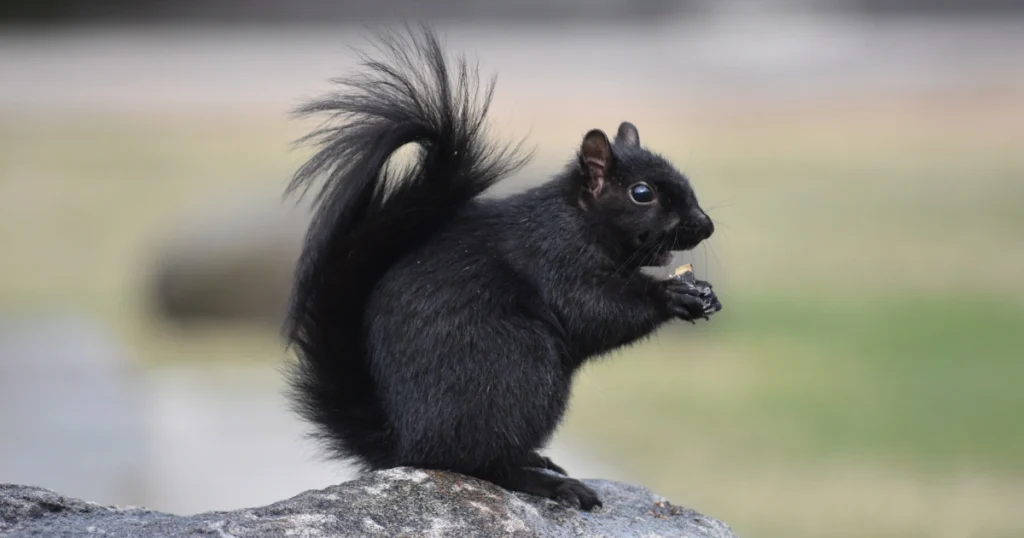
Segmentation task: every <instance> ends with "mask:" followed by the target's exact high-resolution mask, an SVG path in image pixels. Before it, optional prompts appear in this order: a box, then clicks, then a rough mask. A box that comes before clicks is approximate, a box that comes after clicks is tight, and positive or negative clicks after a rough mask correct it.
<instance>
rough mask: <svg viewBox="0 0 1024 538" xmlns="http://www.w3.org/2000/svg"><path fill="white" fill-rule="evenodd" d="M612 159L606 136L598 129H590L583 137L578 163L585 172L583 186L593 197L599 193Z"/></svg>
mask: <svg viewBox="0 0 1024 538" xmlns="http://www.w3.org/2000/svg"><path fill="white" fill-rule="evenodd" d="M611 159H612V148H611V144H610V143H609V142H608V137H607V136H606V135H605V134H604V132H603V131H601V130H600V129H591V130H590V132H588V133H587V134H586V136H584V137H583V145H582V146H581V147H580V160H581V161H582V162H581V163H580V164H582V165H583V168H584V170H585V171H586V172H587V183H586V185H584V188H585V189H587V190H588V191H590V192H591V193H592V194H593V195H594V196H595V197H596V196H597V195H598V194H600V193H601V189H602V188H603V187H604V182H605V180H606V177H607V174H608V165H609V164H610V163H611Z"/></svg>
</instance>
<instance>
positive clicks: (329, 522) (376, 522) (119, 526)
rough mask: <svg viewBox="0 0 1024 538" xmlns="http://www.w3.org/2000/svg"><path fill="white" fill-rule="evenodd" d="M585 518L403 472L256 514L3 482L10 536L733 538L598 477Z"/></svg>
mask: <svg viewBox="0 0 1024 538" xmlns="http://www.w3.org/2000/svg"><path fill="white" fill-rule="evenodd" d="M587 483H588V484H589V485H590V486H591V487H593V488H594V489H595V490H597V492H598V493H599V494H600V495H601V497H602V499H603V500H604V507H603V508H601V509H598V510H596V511H594V512H590V513H583V512H580V511H578V510H574V509H570V508H568V507H564V506H562V505H559V504H557V503H555V502H552V501H548V500H544V499H539V498H536V497H530V496H527V495H521V494H510V493H507V492H505V491H504V490H502V489H500V488H498V487H496V486H494V485H491V484H489V483H486V482H482V481H479V480H475V479H471V478H466V477H463V476H460V475H453V474H448V473H440V472H434V471H421V470H416V469H408V468H400V469H391V470H388V471H380V472H376V473H370V474H367V475H364V476H362V477H360V478H358V479H356V480H353V481H351V482H346V483H344V484H340V485H337V486H331V487H328V488H326V489H323V490H313V491H307V492H304V493H301V494H299V495H296V496H295V497H292V498H290V499H287V500H283V501H280V502H277V503H274V504H271V505H268V506H263V507H259V508H247V509H242V510H236V511H231V512H207V513H203V514H197V515H194V516H177V515H172V514H167V513H162V512H155V511H152V510H147V509H143V508H134V507H124V508H117V507H107V506H101V505H98V504H93V503H88V502H85V501H81V500H78V499H73V498H69V497H65V496H62V495H59V494H57V493H54V492H52V491H49V490H45V489H41V488H35V487H28V486H18V485H0V534H2V535H4V536H12V537H21V536H69V537H71V536H90V535H104V536H204V537H205V536H214V537H238V538H241V537H246V536H260V537H263V536H337V537H349V536H352V537H355V536H359V537H363V536H424V537H432V536H438V537H440V536H445V537H449V536H450V537H473V536H488V537H492V536H511V537H534V536H536V537H557V536H566V537H568V536H574V537H598V536H601V537H609V538H611V537H625V536H644V537H669V536H672V537H687V538H698V537H699V538H728V537H734V536H735V535H734V534H733V532H732V530H731V529H730V528H729V526H728V525H726V524H725V523H722V522H721V521H718V520H715V519H712V518H709V517H707V516H704V515H702V514H699V513H697V512H694V511H693V510H690V509H687V508H683V507H680V506H675V505H673V504H671V503H669V502H668V501H667V500H665V499H664V498H662V497H659V496H657V495H655V494H653V493H651V492H650V491H648V490H647V489H644V488H642V487H639V486H633V485H628V484H623V483H619V482H609V481H604V480H592V481H587Z"/></svg>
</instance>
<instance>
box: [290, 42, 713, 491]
mask: <svg viewBox="0 0 1024 538" xmlns="http://www.w3.org/2000/svg"><path fill="white" fill-rule="evenodd" d="M377 37H378V40H377V41H378V43H377V45H378V46H377V47H376V50H377V51H378V52H379V53H380V54H381V56H380V57H372V56H366V55H364V56H362V59H363V61H362V63H361V64H360V65H361V66H362V67H363V68H364V71H362V72H359V73H357V74H354V75H352V76H351V77H350V78H347V79H344V80H336V81H335V83H336V84H338V85H339V88H338V89H337V90H336V91H333V92H331V93H329V94H327V95H325V96H322V97H320V98H316V99H314V100H311V101H307V102H305V103H304V104H303V105H301V106H299V107H298V108H297V109H296V110H295V114H296V116H297V117H306V116H311V115H323V116H325V117H326V119H325V120H324V123H322V124H320V126H319V127H318V128H316V129H314V130H313V131H311V132H309V133H308V134H306V135H305V136H303V137H302V138H300V139H299V141H298V143H300V144H302V143H307V144H312V145H314V146H315V147H316V148H317V149H316V150H315V152H314V153H313V154H312V156H311V157H310V158H309V160H308V161H306V162H304V163H303V164H302V165H301V166H300V167H298V169H297V170H296V172H295V173H294V175H293V176H292V178H291V180H290V182H289V183H288V186H287V188H286V190H285V192H286V195H292V194H296V193H298V194H297V195H298V196H300V197H301V196H305V195H306V194H307V191H308V190H309V189H311V188H313V187H314V186H315V185H317V184H320V186H319V188H318V189H316V192H315V196H314V204H313V208H314V209H313V215H312V219H311V221H310V225H309V228H308V230H307V233H306V237H305V239H304V243H303V246H302V252H301V254H300V256H299V261H298V265H297V267H296V270H295V279H294V283H293V288H292V291H291V304H290V306H289V311H288V313H287V317H286V321H285V325H284V336H285V339H286V340H287V344H288V347H289V348H294V349H295V355H296V359H297V360H296V361H294V362H293V363H292V367H291V368H290V369H289V370H288V372H287V376H288V381H289V385H288V386H289V396H290V399H291V401H292V404H293V408H294V410H295V412H297V413H298V414H299V415H300V416H301V417H302V418H304V419H305V420H307V421H309V422H310V423H312V424H313V426H314V431H313V433H312V434H311V435H312V436H313V437H315V438H317V439H318V440H320V441H322V442H323V444H324V445H325V447H326V448H327V450H328V452H329V454H330V455H331V456H333V457H337V458H339V459H343V460H355V462H356V463H357V464H359V466H360V467H361V469H362V470H364V471H366V470H378V469H387V468H394V467H399V466H409V467H414V468H420V469H434V470H445V471H451V472H455V473H459V474H462V475H465V476H472V477H477V478H480V479H483V480H485V481H489V482H491V483H494V484H496V485H498V486H500V487H502V488H504V489H505V490H507V491H515V492H523V493H527V494H532V495H537V496H541V497H545V498H549V499H553V500H555V501H559V502H562V503H565V504H567V505H569V506H572V507H575V508H577V509H582V510H587V511H589V510H591V509H593V508H595V507H599V506H601V505H602V503H601V500H600V499H599V497H598V495H597V494H596V493H595V492H594V491H593V490H592V489H591V488H589V487H587V486H586V485H585V484H584V483H583V482H581V481H579V480H576V479H573V478H570V477H568V474H567V472H566V471H565V469H563V468H562V467H561V466H559V465H557V464H556V463H554V462H552V461H551V460H550V459H549V458H547V457H545V456H543V455H541V453H540V450H541V449H542V448H543V447H544V446H546V444H547V443H548V441H549V439H550V437H551V436H552V434H553V433H554V431H555V430H556V428H557V427H558V425H559V423H560V422H561V420H562V418H563V415H564V413H565V411H566V405H567V402H568V400H569V397H570V390H571V385H572V382H573V377H574V375H575V373H576V372H577V371H578V370H579V368H580V366H581V365H583V364H584V363H586V362H587V361H589V360H591V359H594V358H596V357H598V356H601V355H604V354H606V353H608V352H610V351H612V350H615V349H618V348H621V347H623V346H627V345H629V344H632V343H634V342H637V341H639V340H641V339H644V338H645V337H647V336H649V335H651V334H652V333H653V332H654V331H655V330H656V329H658V328H659V327H660V326H662V325H663V324H665V323H666V322H669V321H671V320H673V319H682V320H687V321H691V322H694V321H695V320H698V319H705V320H706V319H709V316H711V315H712V314H714V313H716V312H718V311H719V310H721V308H722V305H721V303H720V302H719V300H718V298H717V296H716V295H715V293H714V291H713V290H712V287H711V285H710V284H708V283H707V282H704V281H699V280H697V281H694V280H692V279H689V280H687V279H678V278H676V279H672V278H670V279H658V278H655V277H653V276H650V275H647V274H645V273H643V272H641V268H643V267H656V266H666V265H667V264H668V263H669V262H670V260H671V257H672V252H673V251H685V250H690V249H692V248H694V247H695V246H697V245H698V244H700V243H701V242H702V241H704V240H706V239H708V238H709V237H711V235H712V233H713V232H714V224H713V223H712V221H711V219H710V218H709V217H708V215H707V214H706V213H705V212H704V211H703V210H702V209H701V207H700V205H699V204H698V201H697V198H696V196H695V194H694V191H693V189H692V188H691V185H690V182H689V180H688V179H687V177H686V176H684V175H683V174H682V173H681V172H680V171H679V170H677V169H676V167H674V166H673V165H672V164H671V163H670V162H669V161H668V160H666V159H665V158H663V157H661V156H659V155H658V154H656V153H653V152H651V151H649V150H647V149H645V148H644V147H643V146H641V144H640V137H639V133H638V131H637V128H636V127H635V126H634V125H633V124H631V123H629V122H623V123H622V124H621V125H620V126H619V127H618V130H617V132H616V135H615V137H614V140H609V138H608V136H607V135H606V134H605V133H604V132H603V131H601V130H600V129H592V130H590V131H588V132H586V133H585V135H584V136H583V139H582V143H581V144H580V146H579V150H578V151H577V152H576V154H575V155H574V156H573V157H572V159H571V160H570V161H569V162H568V164H567V165H566V166H565V168H564V170H563V171H561V172H560V173H558V174H557V175H554V176H552V177H551V178H550V179H549V180H548V181H547V182H545V183H543V184H539V185H537V186H534V187H532V188H528V189H525V190H524V191H522V192H517V193H513V194H510V195H507V196H505V197H488V196H485V191H487V190H488V189H489V188H490V187H492V186H493V185H495V184H496V183H497V182H498V181H500V180H502V179H504V178H505V177H507V176H509V175H510V174H512V173H513V172H515V171H516V170H518V169H520V168H521V167H522V166H523V165H524V164H525V163H526V162H528V161H529V159H530V155H529V153H527V152H524V151H522V149H521V148H522V142H520V143H519V144H518V145H512V144H499V143H495V142H493V141H489V140H488V139H487V138H486V133H485V131H486V125H485V119H486V115H487V110H488V107H489V105H490V102H491V97H492V95H493V92H494V87H495V79H494V78H491V79H490V80H489V83H488V84H487V85H486V86H485V87H484V89H483V91H481V84H480V81H479V77H478V74H477V71H476V70H475V69H470V67H469V65H468V64H467V61H466V59H465V57H464V56H461V55H460V56H458V57H457V58H456V59H455V60H454V61H453V60H452V58H450V57H449V55H448V54H447V53H446V52H445V51H444V49H443V47H442V45H441V42H440V40H439V38H438V36H437V35H436V33H435V32H434V30H433V29H431V28H430V27H428V26H426V25H422V26H420V27H419V28H418V31H416V30H415V29H410V31H409V32H406V33H382V34H378V35H377ZM408 145H412V147H415V148H416V149H417V150H418V156H417V157H416V159H415V162H414V163H413V164H412V165H410V166H405V167H404V168H403V167H399V166H397V165H396V164H394V163H393V162H392V161H393V159H392V158H393V155H394V154H395V153H396V152H397V151H398V150H399V149H401V148H403V147H406V146H408ZM321 180H322V182H321Z"/></svg>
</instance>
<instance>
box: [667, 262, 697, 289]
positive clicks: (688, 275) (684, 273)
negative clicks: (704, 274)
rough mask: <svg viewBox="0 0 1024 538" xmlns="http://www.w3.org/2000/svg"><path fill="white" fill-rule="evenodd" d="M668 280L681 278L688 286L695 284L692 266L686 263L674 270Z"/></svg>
mask: <svg viewBox="0 0 1024 538" xmlns="http://www.w3.org/2000/svg"><path fill="white" fill-rule="evenodd" d="M669 278H681V279H683V280H684V281H686V282H689V283H690V284H693V283H695V282H696V277H694V275H693V265H691V264H688V263H687V264H683V265H680V266H679V267H678V268H676V270H675V271H673V272H672V276H671V277H669Z"/></svg>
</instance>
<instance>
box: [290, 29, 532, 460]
mask: <svg viewBox="0 0 1024 538" xmlns="http://www.w3.org/2000/svg"><path fill="white" fill-rule="evenodd" d="M378 38H379V39H378V41H377V46H376V47H375V48H376V52H377V53H380V56H379V57H378V58H373V57H370V56H365V55H364V56H363V57H362V60H363V61H362V63H361V66H362V68H363V69H364V70H363V71H362V72H359V73H356V74H355V75H353V76H351V77H350V78H348V79H346V80H336V81H334V82H336V83H337V84H339V86H340V88H339V89H338V90H337V91H336V92H334V93H332V94H329V95H327V96H325V97H323V98H321V99H319V100H316V101H313V102H310V103H308V104H306V105H305V106H303V107H301V108H300V109H299V110H298V114H299V115H300V116H309V115H320V114H323V115H326V121H325V123H324V124H322V126H321V127H320V128H318V129H317V130H315V131H313V132H312V133H310V134H309V135H307V136H305V137H303V138H302V139H301V142H311V143H313V144H314V145H315V146H317V148H318V149H317V151H316V152H315V153H314V155H313V156H312V157H311V158H310V159H309V160H308V161H307V162H306V163H305V164H304V165H303V166H302V167H301V168H300V169H299V170H298V171H297V172H296V174H295V176H294V178H293V179H292V181H291V184H290V185H289V187H288V193H289V194H290V193H293V192H296V191H301V193H303V194H304V193H305V192H306V191H308V190H309V189H310V188H311V187H312V186H313V185H314V184H316V183H317V182H318V180H321V179H322V185H321V187H320V188H319V191H318V192H317V194H316V197H315V199H314V200H315V206H314V208H315V213H314V215H313V219H312V222H311V224H310V227H309V230H308V232H307V236H306V240H305V245H304V248H303V252H302V255H301V258H300V260H299V265H298V268H297V270H296V275H295V283H294V288H293V291H292V303H291V307H290V311H289V313H288V317H287V321H286V324H285V334H286V337H287V339H288V342H289V344H290V345H291V346H293V347H294V348H295V350H296V354H297V358H298V361H297V362H296V364H295V366H294V368H293V369H292V370H291V372H290V374H291V375H290V382H291V389H292V391H291V397H292V400H293V402H294V406H295V409H296V411H297V412H298V413H299V414H300V415H301V416H302V417H304V418H305V419H307V420H309V421H310V422H312V423H313V424H314V426H315V428H316V429H315V436H316V437H318V438H320V439H321V440H323V441H324V442H325V445H326V447H327V448H328V449H329V450H330V451H331V453H332V454H333V455H334V456H337V457H341V458H349V457H355V458H358V459H359V460H360V461H361V463H363V464H364V466H366V467H369V468H381V467H388V466H390V465H392V463H391V459H392V454H391V448H390V447H391V446H392V445H393V443H392V440H391V437H390V433H389V425H388V420H387V418H386V417H385V415H384V413H383V411H382V409H381V407H380V404H379V400H378V397H377V394H376V390H375V386H374V385H375V384H374V382H373V379H372V378H371V374H370V369H369V367H368V364H367V355H366V349H365V336H364V322H363V316H364V308H365V306H366V302H367V298H368V293H369V292H370V290H371V289H372V288H373V287H374V284H375V283H376V282H377V280H378V279H379V278H380V277H381V276H382V275H383V274H384V272H385V271H386V270H387V269H388V268H389V267H390V266H391V265H392V264H393V263H394V262H395V261H396V260H397V258H398V257H400V256H401V255H402V254H404V253H406V252H408V251H409V250H410V249H412V248H414V247H415V246H416V245H418V244H420V243H421V242H423V241H424V240H426V239H427V238H429V237H430V236H431V235H433V234H435V233H436V231H437V230H438V228H439V227H440V226H443V225H444V224H445V223H446V222H447V221H449V220H450V219H451V218H452V217H453V216H454V215H455V213H456V211H457V210H458V209H459V208H460V207H461V206H463V205H464V204H465V203H466V202H467V201H469V200H471V199H473V198H474V197H476V196H478V195H480V194H481V193H482V192H483V191H485V190H486V189H487V188H489V187H490V186H491V185H493V184H494V183H495V182H497V181H498V180H499V179H501V178H502V177H504V176H505V175H507V174H509V173H511V172H512V171H514V170H515V169H517V168H519V167H520V166H522V165H523V164H524V163H525V162H526V160H527V157H525V156H520V154H519V151H518V150H519V147H518V146H516V147H496V146H491V145H488V144H487V142H486V140H485V132H484V131H485V129H484V119H485V116H486V113H487V108H488V106H489V104H490V100H491V95H492V93H493V88H494V80H493V79H492V80H491V81H490V83H489V84H488V85H487V87H486V91H485V92H484V95H483V96H482V97H481V96H479V95H477V92H478V86H479V81H478V79H477V75H476V73H475V71H472V70H470V69H469V68H468V66H467V63H466V61H465V59H463V58H459V59H458V61H457V62H456V63H455V64H454V65H451V66H449V65H448V63H447V61H446V58H445V54H444V52H443V50H442V47H441V45H440V43H439V42H438V39H437V37H436V36H435V35H434V33H433V32H432V31H431V30H430V29H428V28H426V27H421V28H419V31H415V30H411V31H409V32H407V34H403V35H397V34H384V35H381V36H378ZM407 144H414V145H415V147H417V148H418V150H419V155H418V158H417V159H416V160H415V162H414V163H413V164H412V165H411V166H405V167H403V168H400V169H399V168H397V167H396V166H394V165H393V164H392V165H389V159H390V158H391V157H392V155H393V154H394V153H395V152H396V151H397V150H399V149H400V148H402V147H403V146H406V145H407Z"/></svg>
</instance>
